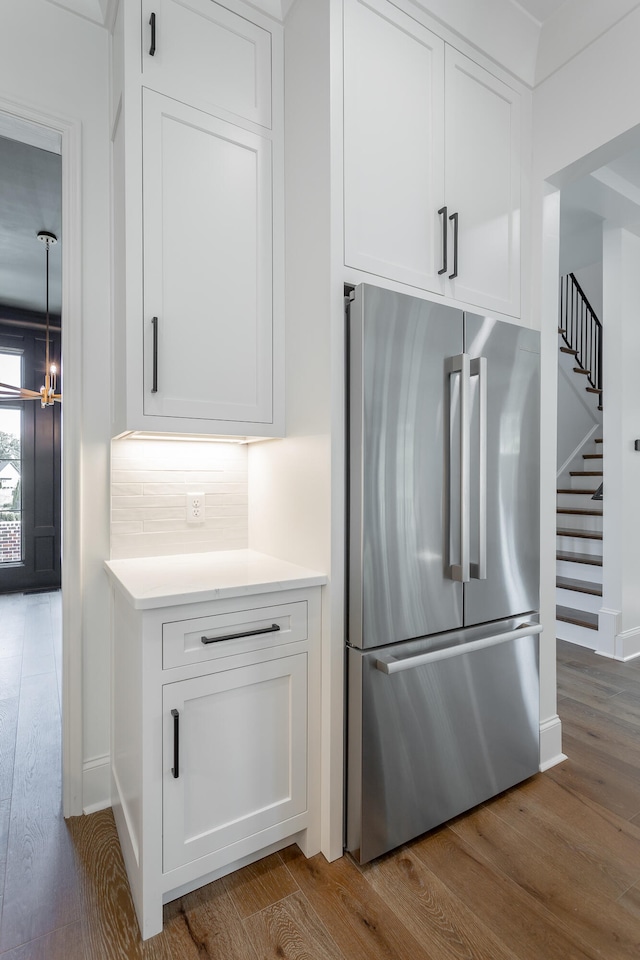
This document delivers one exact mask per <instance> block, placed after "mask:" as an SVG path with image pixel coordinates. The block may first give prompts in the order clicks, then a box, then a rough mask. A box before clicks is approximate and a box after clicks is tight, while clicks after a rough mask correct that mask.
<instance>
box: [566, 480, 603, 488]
mask: <svg viewBox="0 0 640 960" xmlns="http://www.w3.org/2000/svg"><path fill="white" fill-rule="evenodd" d="M569 479H570V484H569V485H570V487H571V489H572V490H594V489H595V490H597V489H598V487H599V486H600V484H601V483H602V477H570V478H569Z"/></svg>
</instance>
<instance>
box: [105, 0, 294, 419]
mask: <svg viewBox="0 0 640 960" xmlns="http://www.w3.org/2000/svg"><path fill="white" fill-rule="evenodd" d="M112 66H113V71H112V72H113V77H112V98H113V104H112V117H113V130H112V141H113V154H112V161H113V162H112V169H113V203H114V213H113V230H114V297H113V302H114V321H113V323H114V336H113V344H114V363H113V371H114V385H113V386H114V389H113V396H114V410H113V433H114V435H119V434H121V433H123V432H125V431H130V430H141V431H158V432H164V433H188V434H198V433H202V434H213V435H222V436H253V437H260V436H264V437H272V436H283V434H284V388H283V383H284V377H283V376H282V369H283V363H284V361H283V354H284V157H283V152H284V138H283V112H284V103H283V48H282V28H281V27H280V26H279V25H278V24H276V23H275V22H273V21H272V20H271V19H269V18H267V17H266V16H264V15H263V14H261V13H259V12H258V11H257V10H254V9H253V8H251V7H249V6H248V5H246V4H244V3H242V0H225V3H224V5H223V4H220V3H216V2H215V0H139V2H138V3H137V4H136V3H135V2H131V3H129V2H125V0H120V5H119V9H118V12H117V16H116V20H115V24H114V30H113V41H112Z"/></svg>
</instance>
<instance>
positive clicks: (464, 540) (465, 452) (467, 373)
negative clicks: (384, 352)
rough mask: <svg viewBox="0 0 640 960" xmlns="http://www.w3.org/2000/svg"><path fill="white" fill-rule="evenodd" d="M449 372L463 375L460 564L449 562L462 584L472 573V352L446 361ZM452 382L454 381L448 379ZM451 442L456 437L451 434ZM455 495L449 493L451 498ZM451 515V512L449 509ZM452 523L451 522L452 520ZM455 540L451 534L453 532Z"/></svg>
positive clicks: (454, 577)
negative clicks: (470, 508) (470, 524)
mask: <svg viewBox="0 0 640 960" xmlns="http://www.w3.org/2000/svg"><path fill="white" fill-rule="evenodd" d="M445 369H446V372H447V373H448V374H449V377H450V376H451V374H456V373H457V374H460V563H452V564H450V565H449V576H450V577H451V579H452V580H458V581H459V582H461V583H467V582H468V581H469V580H470V579H471V573H470V566H471V565H470V560H469V550H470V533H469V507H470V500H471V488H470V465H469V459H470V428H469V418H470V414H471V410H470V404H469V399H470V392H471V363H470V360H469V355H468V354H466V353H460V354H458V356H456V357H449V358H448V360H447V363H446V368H445ZM447 382H448V383H449V384H450V380H448V381H447ZM450 391H451V387H450V385H449V405H450V404H451V399H450V397H451V392H450ZM449 442H450V444H451V443H452V442H453V438H452V437H451V435H450V437H449ZM452 460H453V458H452V456H451V450H450V451H449V464H451V462H452ZM450 496H451V495H450V494H449V497H450ZM449 517H451V511H449ZM449 522H450V521H449ZM449 540H451V533H449Z"/></svg>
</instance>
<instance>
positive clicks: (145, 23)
mask: <svg viewBox="0 0 640 960" xmlns="http://www.w3.org/2000/svg"><path fill="white" fill-rule="evenodd" d="M141 62H142V76H143V79H144V85H145V86H146V87H151V88H152V89H154V90H158V91H159V92H160V93H168V94H169V95H170V96H175V97H178V98H179V99H181V100H183V101H184V102H185V103H190V104H192V105H193V106H197V107H200V108H201V109H202V110H206V111H207V112H210V113H215V114H216V115H217V116H220V117H228V118H229V119H234V118H242V119H244V120H250V121H251V122H253V123H258V124H260V126H263V127H271V34H270V33H269V32H268V31H267V30H264V29H263V28H262V27H260V26H258V25H257V24H255V23H251V22H250V21H249V20H247V19H245V18H244V17H239V16H238V15H237V14H235V13H233V12H232V11H231V10H227V9H226V8H225V7H223V6H220V4H219V3H215V2H214V0H142V50H141Z"/></svg>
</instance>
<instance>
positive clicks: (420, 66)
mask: <svg viewBox="0 0 640 960" xmlns="http://www.w3.org/2000/svg"><path fill="white" fill-rule="evenodd" d="M407 27H410V30H408V29H407ZM344 112H345V129H344V202H345V263H346V264H347V266H350V267H356V268H358V269H360V270H366V271H368V272H369V273H374V274H377V275H379V276H383V277H389V278H390V279H393V280H399V281H401V282H403V283H409V284H411V285H412V286H417V287H424V288H425V289H428V290H434V289H436V290H438V289H439V287H440V285H441V284H440V280H439V277H438V269H439V266H440V264H439V263H438V261H439V258H440V242H441V241H440V225H439V220H438V208H439V207H440V205H441V203H442V202H443V201H442V199H441V198H442V197H443V196H444V158H443V152H442V143H443V140H444V43H443V42H442V40H440V39H439V38H438V37H436V36H435V35H434V34H432V33H430V32H429V31H428V30H426V29H425V28H424V27H421V26H420V25H419V24H417V23H415V21H413V20H411V19H410V18H409V17H407V16H406V15H405V14H403V13H401V12H400V11H399V10H397V9H396V8H395V7H391V6H390V5H389V4H388V3H387V0H368V2H367V3H362V2H360V0H347V2H346V3H345V77H344Z"/></svg>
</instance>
